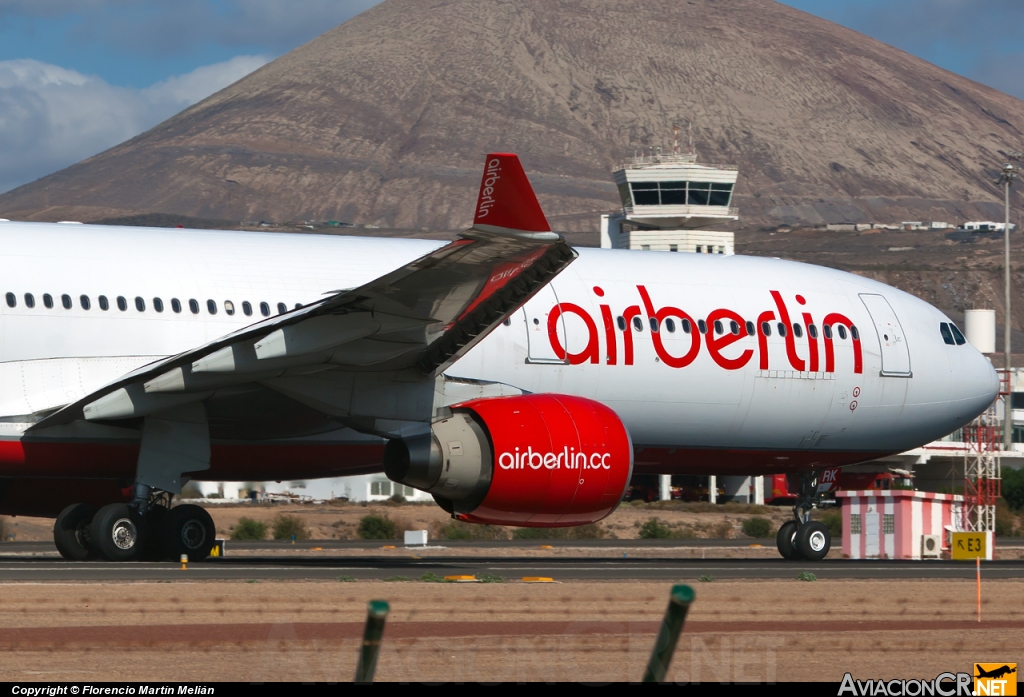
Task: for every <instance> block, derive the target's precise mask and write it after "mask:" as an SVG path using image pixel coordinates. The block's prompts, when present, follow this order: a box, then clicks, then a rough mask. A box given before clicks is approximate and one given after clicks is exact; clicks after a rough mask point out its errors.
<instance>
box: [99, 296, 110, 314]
mask: <svg viewBox="0 0 1024 697" xmlns="http://www.w3.org/2000/svg"><path fill="white" fill-rule="evenodd" d="M97 299H98V300H99V303H100V309H101V310H103V311H104V312H106V311H107V310H109V309H110V301H108V300H107V296H105V295H101V296H100V297H99V298H97Z"/></svg>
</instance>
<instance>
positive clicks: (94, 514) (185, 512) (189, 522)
mask: <svg viewBox="0 0 1024 697" xmlns="http://www.w3.org/2000/svg"><path fill="white" fill-rule="evenodd" d="M170 503H171V495H170V494H167V493H164V492H154V491H152V490H150V489H149V487H142V486H140V487H138V489H137V493H136V497H135V499H134V500H133V501H132V502H131V503H111V504H108V505H106V506H103V507H102V508H99V509H97V508H96V507H95V506H93V505H91V504H88V503H75V504H71V505H70V506H68V507H67V508H65V509H64V510H63V511H61V514H60V515H59V516H57V520H56V521H55V522H54V524H53V542H54V544H55V545H56V546H57V551H58V552H60V555H61V556H62V557H64V558H65V559H69V560H72V561H85V560H87V559H95V558H97V557H100V558H103V559H106V560H108V561H139V560H145V561H161V560H165V559H166V560H172V561H177V560H178V559H180V558H181V555H182V554H187V555H188V558H189V559H191V560H193V561H198V560H200V559H205V558H206V557H208V556H209V555H210V550H211V549H213V545H214V543H215V541H216V536H217V530H216V528H215V527H214V524H213V518H211V517H210V514H209V513H207V512H206V511H205V510H204V509H203V508H201V507H199V506H193V505H191V504H186V505H181V506H175V507H174V508H171V507H170Z"/></svg>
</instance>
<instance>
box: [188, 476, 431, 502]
mask: <svg viewBox="0 0 1024 697" xmlns="http://www.w3.org/2000/svg"><path fill="white" fill-rule="evenodd" d="M196 484H197V485H198V486H199V489H200V491H202V492H203V495H204V496H207V497H209V496H214V497H217V498H224V499H229V500H230V499H243V498H247V496H248V493H249V492H250V491H259V492H261V493H262V494H287V495H290V496H296V497H299V498H300V499H303V500H313V501H331V500H333V499H347V500H349V501H385V500H387V499H389V498H391V497H392V496H394V495H395V494H401V495H402V496H404V497H405V498H406V500H409V501H431V500H433V498H432V497H431V496H430V494H425V493H423V492H422V491H419V490H418V489H413V488H412V487H411V486H405V485H403V484H397V483H395V482H392V481H391V480H390V479H388V478H387V477H385V476H384V474H383V473H381V474H365V475H359V476H355V477H336V478H333V479H309V480H305V481H293V482H288V481H282V482H196Z"/></svg>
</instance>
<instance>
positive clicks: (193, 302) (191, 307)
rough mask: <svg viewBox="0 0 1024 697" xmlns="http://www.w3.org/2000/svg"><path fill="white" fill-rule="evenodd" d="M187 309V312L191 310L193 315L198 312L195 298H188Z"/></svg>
mask: <svg viewBox="0 0 1024 697" xmlns="http://www.w3.org/2000/svg"><path fill="white" fill-rule="evenodd" d="M188 309H189V312H191V313H192V314H193V315H198V314H199V301H198V300H196V299H195V298H192V299H191V300H189V301H188Z"/></svg>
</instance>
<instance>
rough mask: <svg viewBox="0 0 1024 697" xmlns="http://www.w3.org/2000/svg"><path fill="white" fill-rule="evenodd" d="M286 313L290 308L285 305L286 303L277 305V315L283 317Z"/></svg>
mask: <svg viewBox="0 0 1024 697" xmlns="http://www.w3.org/2000/svg"><path fill="white" fill-rule="evenodd" d="M286 312H288V306H287V305H285V304H284V303H278V304H277V314H279V315H283V314H284V313H286Z"/></svg>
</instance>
